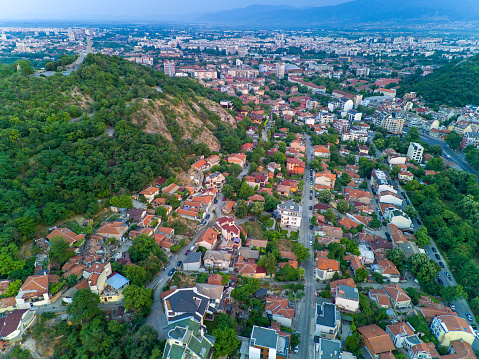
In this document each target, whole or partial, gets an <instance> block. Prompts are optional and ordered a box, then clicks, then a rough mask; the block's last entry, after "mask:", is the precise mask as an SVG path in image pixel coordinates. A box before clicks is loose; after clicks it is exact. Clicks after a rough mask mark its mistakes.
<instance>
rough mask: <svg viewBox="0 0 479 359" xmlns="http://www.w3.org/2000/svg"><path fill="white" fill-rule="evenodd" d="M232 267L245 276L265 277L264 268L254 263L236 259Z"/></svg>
mask: <svg viewBox="0 0 479 359" xmlns="http://www.w3.org/2000/svg"><path fill="white" fill-rule="evenodd" d="M240 259H241V257H240ZM234 268H235V270H236V273H238V274H239V275H242V276H245V277H252V278H265V277H266V269H264V268H263V267H260V266H258V265H257V264H256V263H250V262H244V261H238V262H236V263H235V264H234Z"/></svg>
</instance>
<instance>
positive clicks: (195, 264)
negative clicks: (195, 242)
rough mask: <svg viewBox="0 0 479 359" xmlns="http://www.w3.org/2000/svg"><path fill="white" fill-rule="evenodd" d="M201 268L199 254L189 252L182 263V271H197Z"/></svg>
mask: <svg viewBox="0 0 479 359" xmlns="http://www.w3.org/2000/svg"><path fill="white" fill-rule="evenodd" d="M200 267H201V252H191V253H190V254H188V255H187V256H186V259H185V260H184V261H183V270H185V271H195V272H197V271H199V270H200Z"/></svg>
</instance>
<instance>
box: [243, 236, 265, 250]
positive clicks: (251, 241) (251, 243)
mask: <svg viewBox="0 0 479 359" xmlns="http://www.w3.org/2000/svg"><path fill="white" fill-rule="evenodd" d="M267 245H268V241H267V240H266V239H255V238H248V239H247V240H246V245H245V246H246V247H249V248H264V249H266V246H267Z"/></svg>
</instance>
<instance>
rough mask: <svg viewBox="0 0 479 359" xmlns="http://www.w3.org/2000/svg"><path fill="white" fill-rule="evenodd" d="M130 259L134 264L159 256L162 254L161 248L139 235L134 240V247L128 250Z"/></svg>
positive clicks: (154, 242) (149, 239) (151, 240)
mask: <svg viewBox="0 0 479 359" xmlns="http://www.w3.org/2000/svg"><path fill="white" fill-rule="evenodd" d="M128 252H129V254H130V258H131V260H132V261H133V262H134V263H139V262H142V261H144V260H145V259H147V258H148V257H150V256H151V255H153V256H159V255H160V254H161V248H160V247H159V246H158V243H156V241H155V240H154V239H153V238H152V237H150V236H146V235H139V236H136V237H135V238H133V241H132V245H131V246H130V248H129V249H128Z"/></svg>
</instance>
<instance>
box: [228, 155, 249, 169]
mask: <svg viewBox="0 0 479 359" xmlns="http://www.w3.org/2000/svg"><path fill="white" fill-rule="evenodd" d="M226 161H227V162H229V163H233V164H236V165H239V166H241V168H244V166H245V164H246V155H245V154H244V153H234V154H232V155H229V156H228V158H227V159H226Z"/></svg>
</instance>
